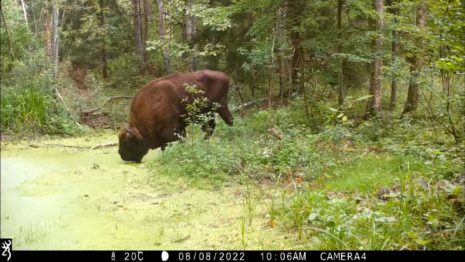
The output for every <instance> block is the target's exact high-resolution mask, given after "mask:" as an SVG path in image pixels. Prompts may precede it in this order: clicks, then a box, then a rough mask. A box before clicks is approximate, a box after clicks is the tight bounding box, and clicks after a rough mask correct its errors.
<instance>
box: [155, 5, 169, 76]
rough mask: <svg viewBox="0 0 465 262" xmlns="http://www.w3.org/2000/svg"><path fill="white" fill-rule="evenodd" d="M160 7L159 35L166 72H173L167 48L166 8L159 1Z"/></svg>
mask: <svg viewBox="0 0 465 262" xmlns="http://www.w3.org/2000/svg"><path fill="white" fill-rule="evenodd" d="M157 5H158V17H159V34H160V40H161V43H162V48H163V64H164V67H165V72H166V73H170V72H171V62H170V56H169V52H168V50H167V48H166V30H165V7H164V5H163V0H157Z"/></svg>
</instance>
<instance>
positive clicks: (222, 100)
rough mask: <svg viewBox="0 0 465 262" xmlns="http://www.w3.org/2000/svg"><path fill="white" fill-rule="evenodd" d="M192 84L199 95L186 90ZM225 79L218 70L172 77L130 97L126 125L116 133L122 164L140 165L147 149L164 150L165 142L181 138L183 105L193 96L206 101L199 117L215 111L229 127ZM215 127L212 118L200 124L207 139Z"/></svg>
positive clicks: (149, 85)
mask: <svg viewBox="0 0 465 262" xmlns="http://www.w3.org/2000/svg"><path fill="white" fill-rule="evenodd" d="M188 85H189V86H193V85H195V86H196V87H197V89H198V90H201V92H202V93H197V94H193V93H191V92H188V91H186V86H188ZM228 89H229V77H228V76H227V75H226V74H225V73H223V72H218V71H210V70H204V71H198V72H193V73H187V74H172V75H168V76H165V77H161V78H158V79H155V80H153V81H152V82H150V83H148V84H147V85H145V86H144V87H143V88H142V89H141V90H140V91H139V93H138V94H137V95H136V97H134V99H133V101H132V104H131V112H130V115H129V125H128V126H127V127H124V128H123V129H122V130H121V132H120V134H119V150H118V153H119V154H120V156H121V158H122V159H123V160H125V161H134V162H137V163H140V162H141V160H142V157H144V155H145V154H147V152H148V151H149V149H155V148H159V147H160V148H161V149H162V150H164V148H165V147H166V145H167V144H168V143H169V142H172V141H176V140H178V139H179V138H180V137H183V136H185V133H186V132H185V128H186V126H187V122H188V121H186V105H187V103H188V102H189V101H192V100H193V99H194V97H197V96H204V97H206V98H207V100H206V101H207V104H206V105H204V106H205V108H203V109H202V110H201V113H202V114H213V113H214V112H217V113H218V114H219V115H220V117H221V118H222V119H223V120H224V122H226V124H228V125H230V126H232V125H233V117H232V115H231V113H230V112H229V109H228V99H227V96H228ZM214 128H215V119H214V118H210V119H209V120H208V121H206V122H204V123H203V124H202V130H204V131H205V132H206V138H208V137H209V136H210V135H211V134H212V133H213V130H214Z"/></svg>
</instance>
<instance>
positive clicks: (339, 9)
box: [336, 0, 345, 107]
mask: <svg viewBox="0 0 465 262" xmlns="http://www.w3.org/2000/svg"><path fill="white" fill-rule="evenodd" d="M343 4H344V0H338V1H337V46H336V53H338V54H340V53H341V51H342V7H343ZM338 62H339V69H338V72H337V82H338V85H339V88H338V91H339V92H338V105H339V107H342V105H343V104H344V96H345V90H344V77H343V76H344V74H343V73H344V71H343V66H342V56H340V57H339V61H338Z"/></svg>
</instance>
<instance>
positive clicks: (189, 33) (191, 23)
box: [184, 0, 197, 71]
mask: <svg viewBox="0 0 465 262" xmlns="http://www.w3.org/2000/svg"><path fill="white" fill-rule="evenodd" d="M193 4H194V0H188V2H187V14H186V17H185V29H184V30H185V35H186V41H187V42H188V43H189V45H190V46H191V47H193V38H194V35H195V31H196V27H195V16H194V15H193V14H192V5H193ZM196 69H197V61H196V57H195V55H192V61H191V70H192V71H195V70H196Z"/></svg>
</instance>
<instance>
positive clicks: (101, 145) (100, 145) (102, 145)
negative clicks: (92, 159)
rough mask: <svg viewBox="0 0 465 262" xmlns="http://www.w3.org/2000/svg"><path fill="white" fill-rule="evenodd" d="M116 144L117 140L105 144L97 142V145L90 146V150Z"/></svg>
mask: <svg viewBox="0 0 465 262" xmlns="http://www.w3.org/2000/svg"><path fill="white" fill-rule="evenodd" d="M117 145H118V142H112V143H106V144H98V145H95V146H93V147H91V148H90V150H94V149H97V148H101V147H111V146H117Z"/></svg>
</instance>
